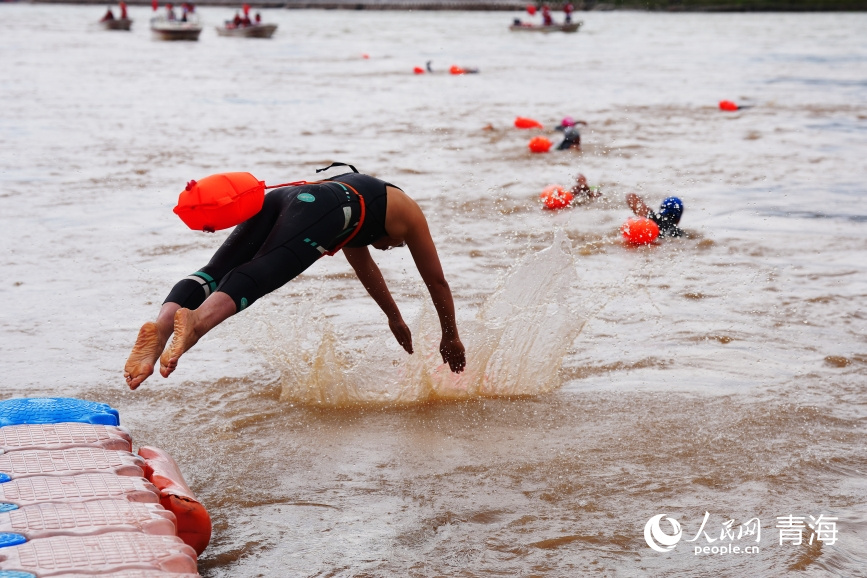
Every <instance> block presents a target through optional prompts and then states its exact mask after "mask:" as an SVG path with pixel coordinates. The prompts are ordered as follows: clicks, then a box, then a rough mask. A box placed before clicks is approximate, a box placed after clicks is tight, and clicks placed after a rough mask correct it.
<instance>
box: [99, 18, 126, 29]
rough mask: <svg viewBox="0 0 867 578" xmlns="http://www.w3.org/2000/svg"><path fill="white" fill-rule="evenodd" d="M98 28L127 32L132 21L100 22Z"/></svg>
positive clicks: (117, 19) (119, 19) (120, 19)
mask: <svg viewBox="0 0 867 578" xmlns="http://www.w3.org/2000/svg"><path fill="white" fill-rule="evenodd" d="M99 26H100V27H101V28H102V29H103V30H129V29H130V27H131V26H132V20H131V19H129V18H114V19H112V20H100V21H99Z"/></svg>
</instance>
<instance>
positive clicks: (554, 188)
mask: <svg viewBox="0 0 867 578" xmlns="http://www.w3.org/2000/svg"><path fill="white" fill-rule="evenodd" d="M539 198H540V199H542V206H543V207H544V208H546V209H550V210H556V209H563V208H566V207H568V206H569V203H571V202H572V199H574V198H575V195H573V194H572V193H570V192H569V191H567V190H566V189H564V188H563V186H562V185H548V186H547V187H545V188H544V189H543V190H542V193H541V194H540V195H539Z"/></svg>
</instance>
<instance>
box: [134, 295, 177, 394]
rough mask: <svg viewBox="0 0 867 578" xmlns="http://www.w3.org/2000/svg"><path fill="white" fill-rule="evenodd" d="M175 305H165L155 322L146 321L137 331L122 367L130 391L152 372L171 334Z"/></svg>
mask: <svg viewBox="0 0 867 578" xmlns="http://www.w3.org/2000/svg"><path fill="white" fill-rule="evenodd" d="M179 308H180V305H178V304H177V303H165V304H163V306H162V308H161V309H160V313H159V315H158V316H157V320H156V322H151V321H148V322H147V323H145V324H144V325H142V326H141V329H139V332H138V337H137V338H136V340H135V345H133V347H132V351H131V352H130V354H129V358H127V360H126V365H124V366H123V377H124V379H126V383H127V385H129V388H130V389H135V388H137V387H138V386H139V385H141V382H143V381H144V380H146V379H147V378H148V377H150V376H151V374H152V373H153V372H154V365H155V364H156V362H157V359H159V357H160V354H161V353H162V352H163V349H164V348H165V346H166V342H167V341H168V340H169V337H170V336H171V334H172V329H173V327H174V318H175V312H176V311H177V310H178V309H179Z"/></svg>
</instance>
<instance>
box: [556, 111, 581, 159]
mask: <svg viewBox="0 0 867 578" xmlns="http://www.w3.org/2000/svg"><path fill="white" fill-rule="evenodd" d="M578 125H584V126H587V123H586V122H584V121H583V120H573V119H572V117H571V116H567V117H566V118H564V119H563V120H562V121H560V124H559V125H557V126H556V127H554V130H559V131H562V132H563V141H562V142H561V143H560V144H559V145H557V150H558V151H565V150H569V149H580V148H581V130H580V128H579V126H578Z"/></svg>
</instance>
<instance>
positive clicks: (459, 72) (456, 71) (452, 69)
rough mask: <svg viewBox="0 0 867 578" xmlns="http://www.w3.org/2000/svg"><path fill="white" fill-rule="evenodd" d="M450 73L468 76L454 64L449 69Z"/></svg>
mask: <svg viewBox="0 0 867 578" xmlns="http://www.w3.org/2000/svg"><path fill="white" fill-rule="evenodd" d="M449 72H450V73H451V74H466V72H467V71H466V70H464V69H463V68H461V67H460V66H458V65H457V64H452V67H451V68H449Z"/></svg>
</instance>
